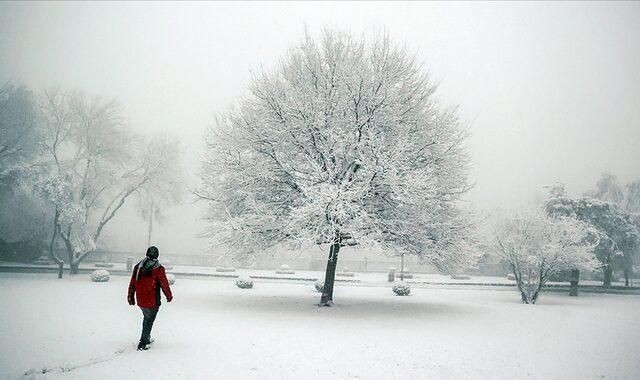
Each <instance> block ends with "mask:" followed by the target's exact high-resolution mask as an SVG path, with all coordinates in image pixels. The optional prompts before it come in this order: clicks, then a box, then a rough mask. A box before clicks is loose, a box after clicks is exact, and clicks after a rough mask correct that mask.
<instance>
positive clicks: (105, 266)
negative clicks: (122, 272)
mask: <svg viewBox="0 0 640 380" xmlns="http://www.w3.org/2000/svg"><path fill="white" fill-rule="evenodd" d="M93 265H94V266H96V267H98V268H112V267H113V264H111V263H95V264H93Z"/></svg>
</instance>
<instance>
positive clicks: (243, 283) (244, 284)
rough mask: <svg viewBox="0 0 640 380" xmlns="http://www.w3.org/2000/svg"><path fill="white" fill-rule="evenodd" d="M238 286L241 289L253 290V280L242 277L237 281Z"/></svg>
mask: <svg viewBox="0 0 640 380" xmlns="http://www.w3.org/2000/svg"><path fill="white" fill-rule="evenodd" d="M236 286H237V287H239V288H240V289H251V288H253V280H252V279H251V278H249V277H240V278H239V279H238V280H237V281H236Z"/></svg>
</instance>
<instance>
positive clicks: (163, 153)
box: [137, 136, 186, 246]
mask: <svg viewBox="0 0 640 380" xmlns="http://www.w3.org/2000/svg"><path fill="white" fill-rule="evenodd" d="M181 156H182V151H181V149H180V144H179V142H178V141H176V140H174V139H170V138H168V137H166V136H154V137H153V138H151V140H150V141H149V142H148V143H147V146H146V149H145V152H144V160H145V161H146V162H147V163H148V164H152V165H154V166H157V167H159V168H163V169H164V170H163V175H162V176H155V177H153V178H151V179H150V180H149V181H148V182H147V183H145V184H144V185H143V186H141V188H140V190H139V191H138V192H137V201H138V202H137V203H138V208H139V209H140V213H141V215H142V218H143V219H144V220H145V221H146V222H147V245H148V246H150V245H152V244H151V242H152V234H153V227H154V222H155V223H157V222H159V221H160V222H161V221H162V220H163V212H162V209H163V207H164V206H167V205H172V204H177V203H179V202H180V201H181V200H182V198H183V196H184V192H185V190H186V188H185V185H184V175H183V174H184V173H183V171H184V169H183V165H182V160H181Z"/></svg>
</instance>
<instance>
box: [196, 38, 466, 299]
mask: <svg viewBox="0 0 640 380" xmlns="http://www.w3.org/2000/svg"><path fill="white" fill-rule="evenodd" d="M435 91H436V86H435V85H434V83H433V82H432V81H431V80H430V78H429V76H428V75H427V72H426V71H425V70H424V69H423V67H422V65H420V64H419V63H418V62H417V59H416V57H415V55H412V54H410V53H409V52H408V51H407V49H406V48H404V47H403V46H399V45H397V44H394V43H392V42H391V41H390V39H389V37H388V36H387V35H384V34H377V35H372V36H366V37H363V38H362V39H356V38H353V37H352V36H351V35H349V34H345V33H341V32H337V31H331V30H326V31H324V32H323V34H322V36H321V38H320V39H318V40H315V39H313V38H311V37H310V36H306V38H305V39H304V40H303V41H302V42H301V43H299V44H297V45H295V46H294V47H292V48H291V49H290V50H288V52H287V53H286V54H285V55H284V57H282V59H281V61H280V64H279V65H278V66H277V67H276V68H275V69H274V70H272V71H267V72H263V73H261V74H259V75H256V76H255V77H254V78H253V81H252V83H251V87H250V93H249V94H248V95H247V96H246V97H244V98H243V99H241V100H240V101H239V104H238V105H237V107H235V108H232V109H231V110H230V111H229V112H228V113H227V114H225V115H223V116H221V117H219V118H218V120H217V124H216V126H215V127H214V128H212V130H211V132H210V134H209V136H208V140H207V143H208V148H207V156H206V159H205V162H204V164H203V174H202V176H203V186H202V188H201V189H200V190H199V191H198V195H199V196H200V197H201V198H203V199H205V200H207V201H208V202H209V205H210V208H209V211H208V216H207V218H208V220H209V222H210V232H211V235H213V237H214V238H215V240H216V241H217V242H220V243H223V244H226V245H228V246H229V247H232V249H234V250H235V251H236V252H237V253H238V254H239V255H249V254H251V253H252V252H255V251H259V250H262V249H266V248H269V247H272V246H275V245H278V244H281V243H283V242H287V241H289V242H291V241H293V242H300V241H309V242H317V243H326V244H328V245H329V259H328V262H327V271H326V278H325V286H324V292H323V294H322V298H321V302H320V304H321V305H331V304H332V302H333V282H334V276H335V269H336V264H337V259H338V252H339V250H340V247H341V246H345V245H351V244H356V243H359V244H375V245H377V246H379V247H381V248H384V249H390V250H394V251H396V252H397V251H401V252H406V253H410V254H415V255H418V256H419V257H420V258H422V259H424V260H428V261H429V262H431V263H433V264H434V265H435V266H436V267H437V268H438V269H440V270H441V271H445V272H451V271H457V270H460V268H464V267H468V266H470V265H473V264H475V261H476V259H477V255H476V250H475V249H474V241H473V234H472V233H471V230H472V227H473V226H472V224H473V223H472V221H471V218H470V217H469V215H468V214H467V213H466V212H464V211H463V210H462V209H461V208H460V207H459V197H460V195H461V194H463V193H464V192H465V191H467V190H468V189H469V186H468V183H467V168H468V156H467V154H466V152H465V148H464V142H465V137H466V135H467V133H466V130H465V129H464V128H463V127H462V126H461V124H460V122H459V120H458V117H457V114H456V109H455V108H448V107H444V106H442V105H441V104H440V103H439V101H438V100H437V98H436V96H435Z"/></svg>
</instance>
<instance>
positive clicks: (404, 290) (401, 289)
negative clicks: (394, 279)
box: [391, 282, 411, 296]
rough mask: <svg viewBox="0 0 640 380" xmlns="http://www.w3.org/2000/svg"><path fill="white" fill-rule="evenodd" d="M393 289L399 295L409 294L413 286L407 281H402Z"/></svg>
mask: <svg viewBox="0 0 640 380" xmlns="http://www.w3.org/2000/svg"><path fill="white" fill-rule="evenodd" d="M391 289H392V290H393V292H394V293H395V294H396V295H397V296H408V295H409V293H411V287H410V286H409V284H407V283H406V282H400V283H398V284H396V285H394V286H393V288H391Z"/></svg>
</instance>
